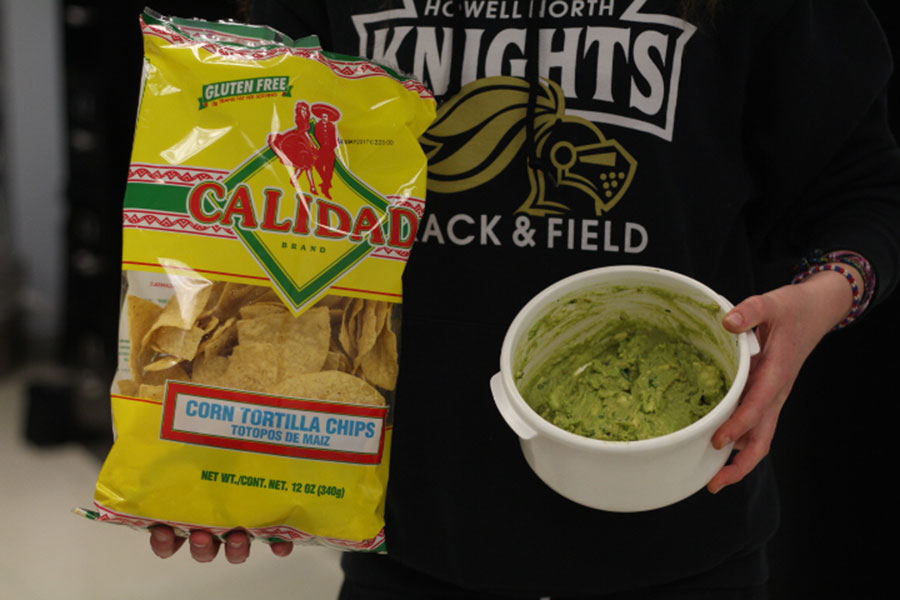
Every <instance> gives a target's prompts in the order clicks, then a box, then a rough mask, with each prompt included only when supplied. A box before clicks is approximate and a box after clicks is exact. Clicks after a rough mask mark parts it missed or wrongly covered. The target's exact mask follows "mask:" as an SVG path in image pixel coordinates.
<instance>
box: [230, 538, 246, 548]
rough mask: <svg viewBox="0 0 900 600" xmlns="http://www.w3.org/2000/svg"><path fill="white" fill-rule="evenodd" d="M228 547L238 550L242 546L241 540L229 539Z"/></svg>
mask: <svg viewBox="0 0 900 600" xmlns="http://www.w3.org/2000/svg"><path fill="white" fill-rule="evenodd" d="M228 545H229V546H231V547H232V548H240V547H241V546H243V545H244V543H243V542H242V541H241V540H234V539H230V538H229V540H228Z"/></svg>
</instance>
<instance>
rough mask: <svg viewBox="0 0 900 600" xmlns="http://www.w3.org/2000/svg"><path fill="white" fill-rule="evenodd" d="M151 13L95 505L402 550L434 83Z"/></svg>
mask: <svg viewBox="0 0 900 600" xmlns="http://www.w3.org/2000/svg"><path fill="white" fill-rule="evenodd" d="M141 25H142V29H143V34H144V46H145V67H144V78H143V87H142V95H141V105H140V111H139V115H138V120H137V126H136V133H135V141H134V149H133V153H132V163H131V167H130V170H129V176H128V187H127V192H126V197H125V202H124V212H123V237H124V247H123V260H122V269H123V279H124V288H123V289H124V290H125V294H124V298H123V304H122V312H121V315H120V338H121V340H120V348H121V352H120V360H119V363H120V364H119V369H118V373H117V376H116V378H115V381H114V382H113V385H112V390H111V399H112V409H113V417H114V426H115V433H116V439H115V443H114V445H113V448H112V450H111V451H110V454H109V456H108V457H107V459H106V461H105V463H104V465H103V469H102V471H101V473H100V476H99V479H98V482H97V489H96V493H95V496H94V505H93V507H92V508H90V509H79V512H80V513H81V514H84V515H85V516H88V517H90V518H93V519H97V520H99V521H106V522H111V523H120V524H126V525H130V526H133V527H137V528H146V527H150V526H152V525H155V524H158V523H164V524H167V525H170V526H172V527H174V528H175V529H176V531H177V532H179V533H180V534H182V535H186V534H187V533H188V532H189V531H190V530H192V529H206V530H208V531H210V532H212V533H214V534H216V535H219V536H222V535H224V534H226V533H227V532H229V531H232V530H234V529H238V528H239V529H243V530H245V531H247V532H248V533H250V534H251V535H252V536H254V537H256V538H259V539H262V540H264V541H276V540H277V541H292V542H296V543H306V542H316V543H323V544H327V545H331V546H333V547H337V548H341V549H351V550H362V551H384V549H385V540H384V531H383V528H384V518H383V513H384V492H385V488H386V486H387V479H388V464H389V455H390V441H391V433H392V425H391V421H392V410H393V405H394V388H395V385H396V379H397V372H398V368H399V367H398V348H397V333H398V332H397V328H398V326H399V313H398V312H397V308H398V307H399V304H400V302H401V299H402V290H401V274H402V272H403V268H404V266H405V262H406V258H407V257H408V255H409V252H410V249H411V246H412V244H413V240H414V239H415V236H416V231H417V227H418V222H419V218H420V217H421V215H422V213H423V211H424V197H425V178H426V168H425V157H424V154H423V152H422V150H421V148H420V146H419V143H418V138H419V136H420V135H421V134H422V133H423V132H424V130H425V129H426V128H427V126H428V125H429V124H430V123H431V121H432V120H433V118H434V114H435V103H434V99H433V97H432V96H431V94H430V92H428V90H427V89H426V88H425V87H424V86H423V85H422V84H421V83H418V82H416V81H414V80H411V79H408V78H405V77H403V76H401V75H399V74H397V73H395V72H393V71H392V70H390V69H389V68H387V67H383V66H380V65H377V64H373V63H371V62H368V61H365V60H362V59H357V58H353V57H347V56H338V55H332V54H330V53H327V52H324V51H322V49H321V48H320V47H319V46H318V41H317V40H316V39H315V38H304V39H302V40H290V39H289V38H287V37H286V36H283V35H281V34H279V33H277V32H274V31H273V30H271V29H268V28H263V27H255V26H245V25H239V24H235V23H210V22H205V21H200V20H183V19H176V18H167V17H162V16H160V15H158V14H155V13H153V12H152V11H149V10H147V11H145V12H144V14H143V15H142V20H141Z"/></svg>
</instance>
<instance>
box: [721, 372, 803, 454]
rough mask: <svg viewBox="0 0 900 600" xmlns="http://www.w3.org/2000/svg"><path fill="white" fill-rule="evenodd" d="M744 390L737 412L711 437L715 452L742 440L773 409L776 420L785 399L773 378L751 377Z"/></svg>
mask: <svg viewBox="0 0 900 600" xmlns="http://www.w3.org/2000/svg"><path fill="white" fill-rule="evenodd" d="M757 373H759V371H757ZM745 389H746V390H747V391H746V393H745V395H744V397H743V398H742V399H741V403H740V404H739V405H738V407H737V410H735V411H734V414H732V415H731V416H730V417H729V418H728V420H727V421H725V422H724V423H723V424H722V425H721V426H720V427H719V428H718V429H717V430H716V432H715V433H714V434H713V436H712V445H713V447H714V448H715V449H716V450H721V449H722V448H724V447H725V446H727V445H728V444H730V443H732V442H735V441H737V440H740V439H741V438H743V437H744V436H745V435H747V433H748V432H749V431H751V430H752V429H753V428H754V427H756V426H758V425H759V423H760V422H761V421H762V420H763V419H764V418H766V417H767V415H768V414H769V412H770V411H771V410H772V409H773V408H774V409H775V411H776V412H775V415H776V418H777V413H778V412H779V411H780V406H781V405H782V404H783V403H784V400H785V399H786V397H787V395H786V394H785V393H784V391H783V389H782V388H781V386H780V385H779V384H778V383H777V379H773V378H767V377H759V376H754V375H751V377H750V379H749V380H748V381H747V387H746V388H745Z"/></svg>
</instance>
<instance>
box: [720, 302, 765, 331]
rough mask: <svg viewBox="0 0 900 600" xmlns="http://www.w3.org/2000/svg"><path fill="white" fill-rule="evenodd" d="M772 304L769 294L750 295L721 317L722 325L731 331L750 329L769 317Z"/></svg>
mask: <svg viewBox="0 0 900 600" xmlns="http://www.w3.org/2000/svg"><path fill="white" fill-rule="evenodd" d="M772 310H773V306H772V300H771V298H770V297H769V296H765V295H762V296H750V297H749V298H747V299H746V300H744V301H743V302H741V303H740V304H738V305H737V306H735V307H734V308H732V309H731V310H730V311H728V313H727V314H726V315H725V316H724V317H723V318H722V325H724V326H725V329H727V330H728V331H730V332H732V333H743V332H744V331H750V330H751V329H753V328H754V327H757V326H758V325H760V324H761V323H763V322H765V321H766V320H767V318H771V317H770V315H771V314H772Z"/></svg>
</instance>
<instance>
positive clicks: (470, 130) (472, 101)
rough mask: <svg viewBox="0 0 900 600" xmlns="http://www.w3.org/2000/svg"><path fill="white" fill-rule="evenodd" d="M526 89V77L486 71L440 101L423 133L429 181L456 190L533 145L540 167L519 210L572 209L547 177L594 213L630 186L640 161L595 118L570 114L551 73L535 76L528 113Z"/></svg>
mask: <svg viewBox="0 0 900 600" xmlns="http://www.w3.org/2000/svg"><path fill="white" fill-rule="evenodd" d="M530 89H531V85H530V84H529V83H528V81H526V80H524V79H520V78H516V77H489V78H484V79H479V80H476V81H473V82H472V83H470V84H468V85H466V86H465V87H463V88H462V89H461V90H460V92H459V93H458V94H456V95H455V96H454V97H453V98H451V99H449V100H448V101H447V102H445V103H444V104H443V105H442V106H441V107H440V109H439V110H438V112H437V118H436V120H435V122H434V123H433V124H432V126H431V128H430V129H429V130H428V131H427V132H426V133H425V134H424V135H423V136H422V139H421V142H422V146H423V147H424V148H425V151H426V155H427V157H428V165H429V166H428V185H429V189H430V190H433V191H436V192H439V193H454V192H462V191H466V190H471V189H474V188H477V187H478V186H480V185H483V184H484V183H486V182H487V181H489V180H490V179H491V178H493V177H495V176H496V175H498V174H499V173H501V172H502V171H503V170H504V169H505V168H507V167H508V166H509V165H510V163H511V162H512V161H513V160H514V159H515V158H516V157H517V156H518V155H519V153H520V152H528V151H530V149H529V145H531V146H532V147H533V151H534V152H535V153H536V157H537V159H538V161H537V162H538V163H539V164H541V165H542V167H543V168H535V167H534V165H530V166H529V167H528V178H529V181H530V184H531V189H530V192H529V194H528V196H527V198H526V199H525V200H524V202H523V203H522V204H521V205H520V206H519V207H518V208H517V209H516V211H515V212H516V213H522V214H527V215H532V216H546V215H561V214H565V213H567V212H569V211H570V210H572V207H571V206H567V205H566V204H563V203H560V202H557V201H554V200H553V199H552V198H551V197H548V194H547V188H548V184H555V185H557V186H567V187H571V188H575V189H577V190H579V191H580V192H582V193H583V194H584V195H585V196H586V200H587V201H588V202H590V203H592V206H593V209H594V212H595V213H596V214H597V215H598V216H600V215H603V214H605V213H608V212H609V211H610V210H612V208H613V207H614V206H615V205H616V204H617V203H618V202H619V201H620V200H621V199H622V198H623V197H624V196H625V194H626V192H627V191H628V188H629V187H630V186H631V182H632V180H633V179H634V174H635V171H636V169H637V161H636V160H635V159H634V158H633V157H632V156H631V155H630V154H629V153H628V152H627V151H626V150H625V148H623V147H622V146H621V145H620V144H619V143H618V142H617V141H616V140H614V139H608V138H607V137H606V136H605V135H603V132H602V131H601V130H600V128H599V127H597V126H596V125H595V124H594V123H592V122H590V121H588V120H586V119H583V118H581V117H577V116H573V115H567V114H566V106H565V97H564V95H563V92H562V90H561V89H560V87H559V86H558V85H557V84H556V83H555V82H553V81H549V80H544V82H542V83H541V84H540V86H539V88H538V89H539V91H538V94H537V98H536V101H535V103H534V108H533V110H532V111H530V112H531V114H529V109H528V104H529V92H530ZM529 119H531V120H532V126H531V131H529V126H528V120H529ZM529 135H530V136H531V138H532V139H531V140H529V139H528V138H529ZM551 178H552V180H553V181H552V182H548V179H551Z"/></svg>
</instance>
